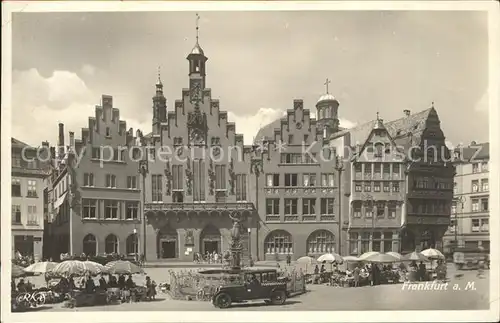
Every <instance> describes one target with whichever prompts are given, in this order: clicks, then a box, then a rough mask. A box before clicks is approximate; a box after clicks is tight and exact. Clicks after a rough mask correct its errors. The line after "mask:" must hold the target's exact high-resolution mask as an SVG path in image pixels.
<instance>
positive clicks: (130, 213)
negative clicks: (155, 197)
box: [125, 202, 139, 220]
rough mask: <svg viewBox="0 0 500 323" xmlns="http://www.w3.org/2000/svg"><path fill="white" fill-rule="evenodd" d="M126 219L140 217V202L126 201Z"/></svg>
mask: <svg viewBox="0 0 500 323" xmlns="http://www.w3.org/2000/svg"><path fill="white" fill-rule="evenodd" d="M125 216H126V219H127V220H137V219H138V217H139V203H138V202H126V214H125Z"/></svg>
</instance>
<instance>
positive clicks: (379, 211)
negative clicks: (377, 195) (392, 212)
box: [377, 202, 385, 218]
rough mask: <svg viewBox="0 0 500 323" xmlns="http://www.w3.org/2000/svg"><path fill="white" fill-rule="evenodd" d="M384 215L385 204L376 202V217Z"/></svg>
mask: <svg viewBox="0 0 500 323" xmlns="http://www.w3.org/2000/svg"><path fill="white" fill-rule="evenodd" d="M383 217H385V204H384V203H382V202H378V203H377V218H383Z"/></svg>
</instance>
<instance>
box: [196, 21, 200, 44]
mask: <svg viewBox="0 0 500 323" xmlns="http://www.w3.org/2000/svg"><path fill="white" fill-rule="evenodd" d="M199 21H200V15H199V14H198V13H196V44H198V40H199V37H200V24H199Z"/></svg>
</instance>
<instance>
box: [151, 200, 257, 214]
mask: <svg viewBox="0 0 500 323" xmlns="http://www.w3.org/2000/svg"><path fill="white" fill-rule="evenodd" d="M144 210H145V211H146V212H147V211H163V212H167V211H174V212H175V211H225V210H227V211H232V210H255V206H254V205H253V203H225V202H223V203H145V205H144Z"/></svg>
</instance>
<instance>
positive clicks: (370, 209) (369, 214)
mask: <svg viewBox="0 0 500 323" xmlns="http://www.w3.org/2000/svg"><path fill="white" fill-rule="evenodd" d="M372 217H373V206H371V205H367V206H365V218H372Z"/></svg>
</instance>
